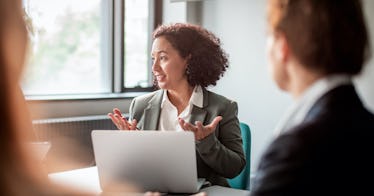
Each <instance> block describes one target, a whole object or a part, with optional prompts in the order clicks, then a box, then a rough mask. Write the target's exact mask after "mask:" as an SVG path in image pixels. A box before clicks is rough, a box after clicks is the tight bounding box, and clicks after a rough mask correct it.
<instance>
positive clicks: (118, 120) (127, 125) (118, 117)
mask: <svg viewBox="0 0 374 196" xmlns="http://www.w3.org/2000/svg"><path fill="white" fill-rule="evenodd" d="M108 116H109V117H110V119H112V122H113V123H114V124H115V125H116V127H117V128H118V129H119V130H136V125H137V123H138V122H136V119H133V120H132V121H131V122H130V121H128V120H127V119H126V117H124V116H122V113H121V111H120V110H119V109H118V108H114V109H113V113H108Z"/></svg>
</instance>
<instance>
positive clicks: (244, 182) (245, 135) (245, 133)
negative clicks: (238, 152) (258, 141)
mask: <svg viewBox="0 0 374 196" xmlns="http://www.w3.org/2000/svg"><path fill="white" fill-rule="evenodd" d="M240 131H241V134H242V139H243V149H244V153H245V157H246V159H247V163H246V165H245V167H244V169H243V171H242V172H241V173H240V174H239V175H238V176H236V177H235V178H232V179H228V182H229V184H230V186H231V187H232V188H236V189H243V190H249V177H250V172H251V130H250V128H249V126H248V125H247V124H246V123H243V122H240Z"/></svg>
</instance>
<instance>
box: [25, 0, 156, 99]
mask: <svg viewBox="0 0 374 196" xmlns="http://www.w3.org/2000/svg"><path fill="white" fill-rule="evenodd" d="M125 1H126V0H107V1H102V6H103V9H102V11H103V15H106V17H105V18H104V19H105V20H107V22H106V23H104V24H106V26H103V27H102V31H103V33H102V36H107V37H106V38H105V39H104V40H106V41H107V43H105V46H104V47H103V48H101V50H102V52H103V53H104V55H105V56H107V58H106V59H105V61H106V62H104V61H103V63H104V65H103V66H106V65H107V66H108V67H107V69H108V71H109V74H108V75H110V76H109V77H111V78H109V79H110V80H111V89H110V90H111V92H110V93H88V94H87V93H85V94H59V95H25V99H26V100H27V101H28V102H32V103H35V102H38V103H43V102H50V101H56V102H60V101H66V100H71V101H79V100H82V101H87V100H101V99H102V100H107V99H121V98H125V99H131V98H133V97H135V96H138V95H141V94H144V93H147V92H152V91H154V90H155V88H154V87H153V86H150V87H145V88H142V87H134V88H127V87H125V86H124V83H125V82H124V77H125V76H124V67H125V64H124V56H123V55H124V48H125V45H124V44H125V43H124V25H125V24H124V22H125V21H124V16H125V9H124V8H125ZM148 1H149V10H148V12H149V16H150V18H149V22H148V29H149V34H150V36H148V37H149V38H148V39H149V40H148V50H149V51H150V49H151V46H152V37H151V33H152V31H153V30H154V29H155V28H156V27H157V26H158V25H159V24H161V23H162V0H148ZM147 62H148V66H149V70H150V69H151V66H152V65H151V58H150V57H148V59H147ZM151 77H152V76H151V74H150V78H148V79H149V81H151V82H152V78H151Z"/></svg>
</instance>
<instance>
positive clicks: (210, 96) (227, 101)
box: [207, 90, 236, 104]
mask: <svg viewBox="0 0 374 196" xmlns="http://www.w3.org/2000/svg"><path fill="white" fill-rule="evenodd" d="M207 92H208V99H209V101H210V102H212V101H214V102H219V103H221V104H231V103H236V101H234V100H231V99H229V98H227V97H225V96H223V95H220V94H217V93H214V92H212V91H208V90H207Z"/></svg>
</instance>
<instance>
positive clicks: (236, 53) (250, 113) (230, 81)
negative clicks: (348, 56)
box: [165, 0, 374, 171]
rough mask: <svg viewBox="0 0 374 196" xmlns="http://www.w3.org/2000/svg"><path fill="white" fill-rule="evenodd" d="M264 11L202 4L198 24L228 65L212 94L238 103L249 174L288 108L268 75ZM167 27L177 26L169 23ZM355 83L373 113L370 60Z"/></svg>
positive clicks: (214, 0)
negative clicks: (246, 129)
mask: <svg viewBox="0 0 374 196" xmlns="http://www.w3.org/2000/svg"><path fill="white" fill-rule="evenodd" d="M166 2H168V1H166ZM364 3H365V6H364V7H365V11H366V14H367V19H368V26H369V29H370V35H371V37H372V41H371V42H372V45H373V46H374V42H373V40H374V1H372V0H364ZM176 4H177V3H175V4H174V5H173V6H176ZM265 5H266V1H264V0H251V1H248V0H234V1H232V0H204V1H202V12H203V13H202V18H201V22H202V23H201V24H202V25H203V26H204V27H205V28H207V29H208V30H210V31H212V32H213V33H215V34H216V35H217V36H218V37H219V38H221V41H222V43H223V48H224V49H225V50H226V52H227V53H228V54H229V60H230V68H229V70H228V71H227V72H226V74H225V76H224V77H223V78H222V79H221V80H220V81H219V82H218V85H217V86H216V87H214V88H211V90H213V91H215V92H217V93H219V94H222V95H224V96H226V97H229V98H231V99H233V100H236V101H237V102H238V104H239V118H240V120H241V121H244V122H247V123H248V124H249V125H250V127H251V130H252V156H251V160H252V167H251V168H252V171H255V169H256V167H257V164H258V160H259V158H260V155H261V153H262V151H263V150H264V148H265V147H266V146H267V144H268V142H270V140H271V139H272V133H273V129H274V127H275V126H276V124H277V122H278V120H279V119H280V118H281V116H282V115H283V113H284V112H285V110H286V109H287V107H288V106H289V105H290V104H291V102H292V99H291V97H290V96H289V95H288V94H285V93H284V92H280V91H279V90H278V89H277V87H276V85H275V84H274V83H273V82H272V80H271V78H270V75H269V74H268V72H267V60H266V56H265V32H266V28H265ZM183 14H184V15H185V14H186V13H183ZM176 19H180V17H179V18H178V17H176ZM165 21H168V23H170V22H177V21H174V19H173V18H165ZM178 22H183V21H181V20H179V21H178ZM355 82H356V84H357V89H358V91H359V93H360V95H361V96H362V98H363V101H364V103H365V104H366V105H367V106H368V107H369V109H370V110H371V111H374V88H373V87H372V86H373V84H374V59H371V61H370V62H369V64H368V66H367V67H366V69H365V72H364V73H363V74H362V75H361V76H360V77H358V78H357V79H356V80H355Z"/></svg>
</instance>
